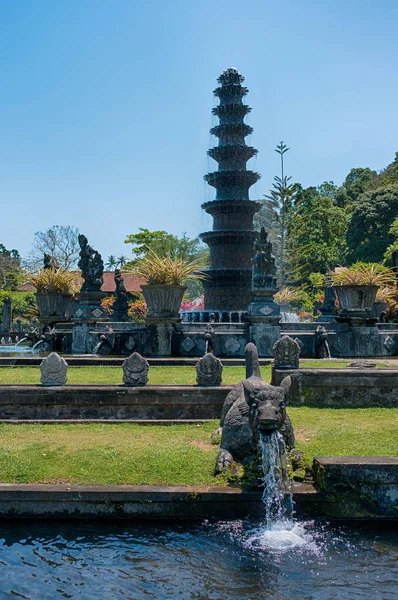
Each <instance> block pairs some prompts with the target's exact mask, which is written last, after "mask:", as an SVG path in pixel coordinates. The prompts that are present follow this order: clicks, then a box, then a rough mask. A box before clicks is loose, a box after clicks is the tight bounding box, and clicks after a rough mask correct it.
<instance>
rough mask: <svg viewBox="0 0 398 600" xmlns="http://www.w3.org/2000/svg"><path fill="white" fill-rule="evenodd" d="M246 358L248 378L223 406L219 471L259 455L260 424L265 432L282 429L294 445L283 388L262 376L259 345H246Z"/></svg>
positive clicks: (217, 470) (286, 441) (217, 465)
mask: <svg viewBox="0 0 398 600" xmlns="http://www.w3.org/2000/svg"><path fill="white" fill-rule="evenodd" d="M292 341H293V340H292ZM245 360H246V375H247V378H246V379H244V380H243V381H241V382H240V383H238V384H237V385H235V386H234V387H233V388H232V390H231V391H230V392H229V394H228V396H227V397H226V399H225V402H224V406H223V408H222V412H221V420H220V429H219V430H218V433H220V432H221V433H222V435H221V443H220V450H219V452H218V456H217V460H216V472H221V471H223V470H224V469H226V468H228V467H230V466H231V465H232V463H233V461H237V462H241V463H242V462H244V463H245V464H248V462H249V461H250V460H252V459H254V458H255V457H256V454H257V451H258V429H259V428H260V429H262V431H263V432H264V433H271V432H272V431H275V430H279V431H280V433H281V434H282V436H283V438H284V440H285V443H286V446H287V447H288V449H291V448H293V447H294V432H293V427H292V424H291V422H290V419H289V417H288V415H287V414H286V408H285V404H286V402H285V396H286V392H285V390H284V388H283V387H281V386H273V385H269V384H268V383H265V382H264V381H263V380H262V378H261V374H260V367H259V362H258V353H257V348H256V346H255V345H254V344H252V343H249V344H247V346H246V348H245Z"/></svg>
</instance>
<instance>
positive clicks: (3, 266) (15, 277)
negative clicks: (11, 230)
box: [0, 244, 21, 290]
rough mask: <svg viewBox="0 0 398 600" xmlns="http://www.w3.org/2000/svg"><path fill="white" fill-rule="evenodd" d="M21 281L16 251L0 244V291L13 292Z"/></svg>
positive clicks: (19, 258) (18, 258)
mask: <svg viewBox="0 0 398 600" xmlns="http://www.w3.org/2000/svg"><path fill="white" fill-rule="evenodd" d="M20 280H21V257H20V256H19V252H18V250H15V248H13V249H12V250H7V248H6V247H5V246H4V245H3V244H0V290H14V289H15V288H16V287H17V286H18V284H19V283H20Z"/></svg>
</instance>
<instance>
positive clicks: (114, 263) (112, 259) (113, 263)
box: [105, 254, 118, 271]
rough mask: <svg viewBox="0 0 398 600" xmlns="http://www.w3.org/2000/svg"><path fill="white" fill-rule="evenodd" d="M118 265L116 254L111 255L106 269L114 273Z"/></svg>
mask: <svg viewBox="0 0 398 600" xmlns="http://www.w3.org/2000/svg"><path fill="white" fill-rule="evenodd" d="M117 265H118V260H117V258H116V256H115V255H114V254H110V255H109V256H108V260H107V261H106V263H105V266H106V268H107V269H110V270H111V271H113V270H114V269H115V268H116V267H117Z"/></svg>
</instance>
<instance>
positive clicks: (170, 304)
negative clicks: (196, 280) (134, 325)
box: [141, 284, 187, 319]
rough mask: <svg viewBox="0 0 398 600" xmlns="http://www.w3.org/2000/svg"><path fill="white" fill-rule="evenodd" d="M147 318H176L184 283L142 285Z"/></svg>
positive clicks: (184, 287) (183, 291)
mask: <svg viewBox="0 0 398 600" xmlns="http://www.w3.org/2000/svg"><path fill="white" fill-rule="evenodd" d="M141 289H142V293H143V294H144V298H145V302H146V305H147V307H148V317H149V318H165V319H167V318H169V319H170V318H173V319H178V317H179V310H180V306H181V302H182V298H183V296H184V293H185V290H186V289H187V288H186V286H185V285H164V284H162V285H142V286H141Z"/></svg>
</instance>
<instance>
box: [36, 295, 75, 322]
mask: <svg viewBox="0 0 398 600" xmlns="http://www.w3.org/2000/svg"><path fill="white" fill-rule="evenodd" d="M71 297H72V296H71V294H39V293H36V301H37V306H38V307H39V313H40V317H41V318H44V319H48V318H50V317H51V318H53V317H54V318H57V319H64V318H65V313H66V310H67V308H68V304H69V302H70V299H71Z"/></svg>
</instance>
